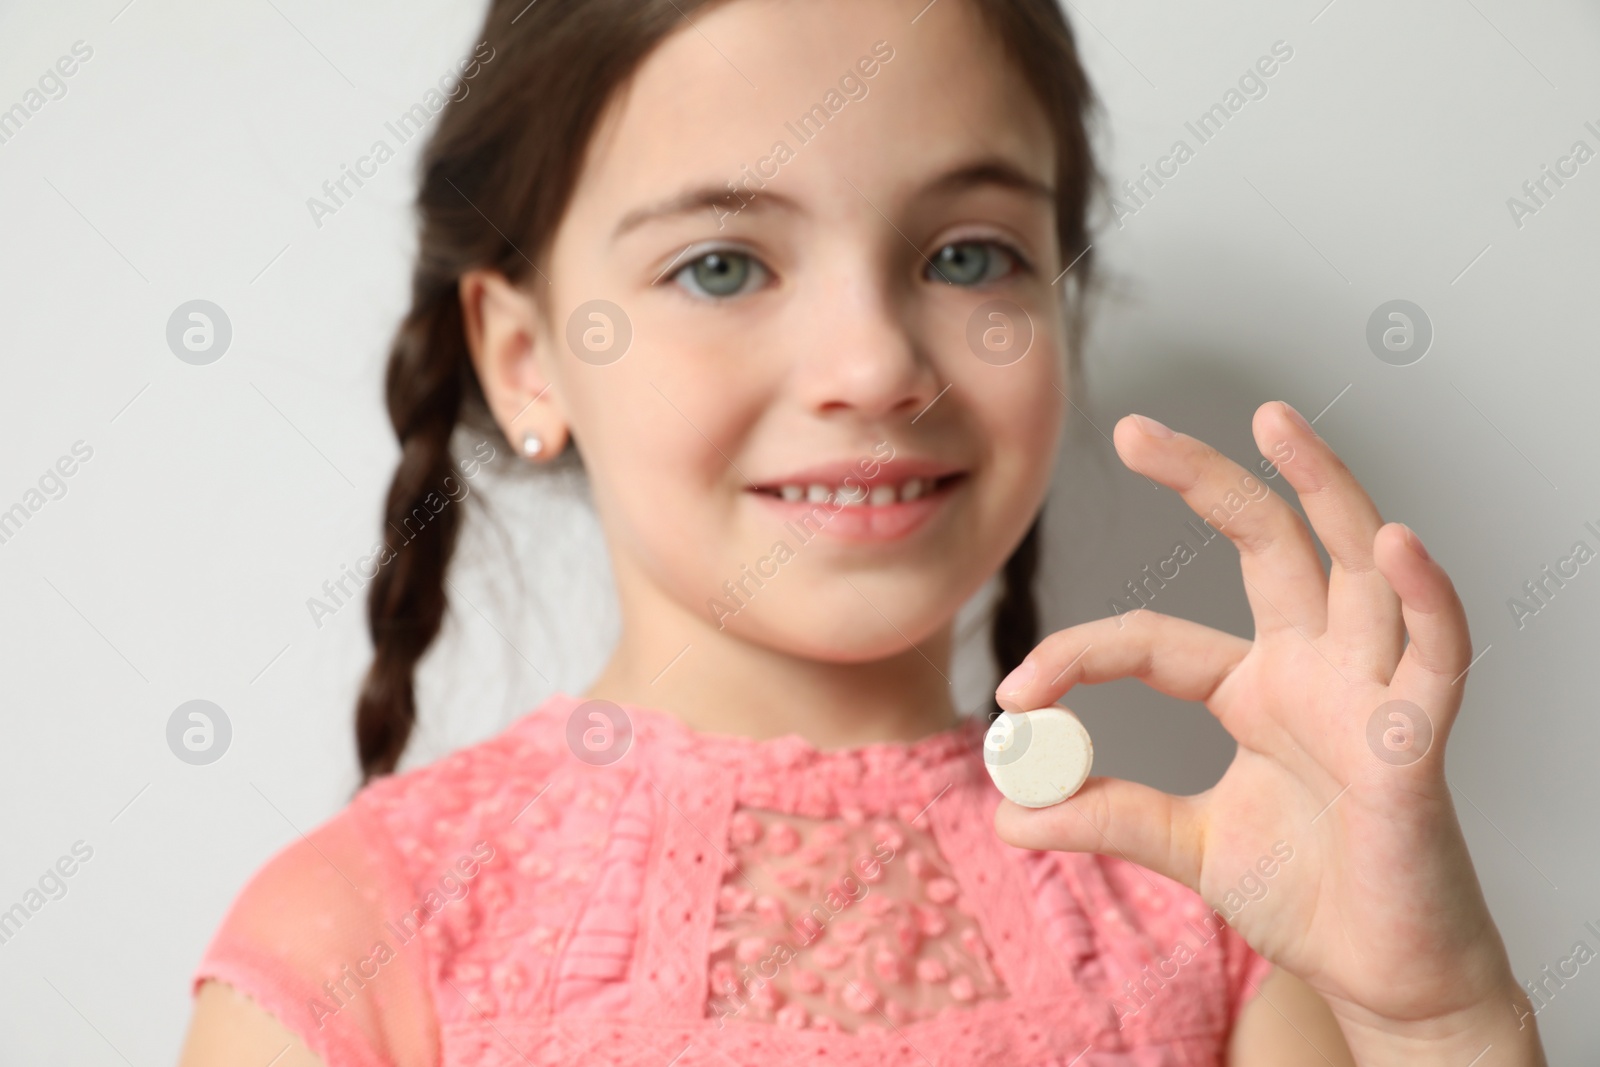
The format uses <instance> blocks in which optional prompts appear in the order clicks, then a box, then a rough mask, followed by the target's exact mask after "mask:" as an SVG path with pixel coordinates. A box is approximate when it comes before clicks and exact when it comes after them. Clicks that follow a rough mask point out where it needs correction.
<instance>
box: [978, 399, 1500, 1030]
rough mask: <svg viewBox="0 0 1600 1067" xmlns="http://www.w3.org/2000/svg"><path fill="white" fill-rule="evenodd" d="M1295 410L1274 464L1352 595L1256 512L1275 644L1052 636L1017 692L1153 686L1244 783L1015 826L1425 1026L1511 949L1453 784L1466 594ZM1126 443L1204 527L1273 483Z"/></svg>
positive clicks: (1017, 834)
mask: <svg viewBox="0 0 1600 1067" xmlns="http://www.w3.org/2000/svg"><path fill="white" fill-rule="evenodd" d="M1287 410H1288V409H1287V408H1286V407H1285V408H1277V409H1276V410H1274V406H1273V405H1265V406H1263V407H1262V408H1261V409H1260V410H1259V411H1258V412H1257V415H1256V421H1255V427H1256V437H1257V443H1258V444H1260V445H1261V446H1262V452H1263V454H1267V455H1276V456H1279V457H1286V458H1281V459H1280V462H1279V468H1280V470H1281V471H1282V472H1283V474H1284V476H1285V477H1286V478H1287V480H1288V481H1289V482H1290V484H1291V485H1293V486H1294V487H1295V488H1296V490H1297V491H1298V492H1299V493H1300V494H1301V499H1302V502H1303V503H1304V505H1305V507H1306V511H1307V514H1308V516H1309V517H1310V519H1311V522H1312V525H1313V526H1314V527H1315V529H1316V532H1317V533H1318V535H1319V536H1320V537H1321V539H1322V541H1323V543H1324V545H1325V546H1326V547H1327V549H1328V552H1329V555H1330V557H1331V558H1332V560H1333V568H1332V572H1331V573H1328V572H1325V571H1324V570H1323V568H1322V565H1321V562H1320V560H1319V558H1318V557H1317V555H1316V552H1315V547H1314V543H1313V541H1312V538H1311V532H1310V531H1309V530H1307V528H1306V524H1305V523H1304V522H1303V521H1301V519H1300V518H1299V516H1298V515H1296V514H1295V513H1294V511H1293V509H1292V508H1290V507H1289V506H1288V504H1287V503H1286V502H1285V501H1284V500H1283V499H1282V498H1280V497H1277V496H1275V495H1267V494H1261V495H1257V494H1256V493H1255V492H1254V491H1252V492H1251V493H1250V497H1249V499H1248V502H1247V503H1245V504H1244V505H1243V507H1242V508H1240V509H1238V510H1234V509H1233V508H1231V507H1230V508H1228V509H1227V510H1228V511H1229V512H1232V514H1231V515H1230V516H1229V517H1228V518H1227V519H1226V520H1225V521H1224V523H1223V526H1222V530H1223V532H1224V533H1225V534H1227V536H1228V537H1229V538H1230V539H1232V540H1233V541H1234V543H1235V544H1236V545H1237V546H1238V547H1239V549H1240V554H1241V567H1242V571H1243V575H1244V581H1245V587H1246V594H1247V596H1248V598H1249V600H1250V604H1251V610H1252V613H1253V615H1254V618H1255V624H1256V633H1255V640H1254V641H1248V640H1245V639H1243V638H1239V637H1235V636H1233V635H1230V634H1226V633H1222V632H1220V631H1217V630H1212V629H1209V628H1207V627H1204V626H1200V625H1198V624H1196V623H1193V622H1188V621H1185V620H1182V619H1176V618H1172V617H1169V616H1164V615H1159V614H1156V613H1152V612H1146V611H1140V612H1135V613H1133V614H1131V615H1126V616H1122V617H1120V618H1115V619H1102V620H1098V621H1096V622H1093V623H1087V624H1084V625H1083V626H1077V627H1072V628H1070V629H1068V630H1063V631H1061V632H1059V633H1057V634H1053V635H1051V637H1049V638H1047V639H1046V640H1045V641H1044V642H1043V643H1042V644H1041V646H1040V647H1039V648H1038V649H1036V650H1035V651H1034V652H1033V653H1031V654H1030V656H1029V660H1030V661H1036V666H1037V668H1038V670H1037V673H1036V676H1035V678H1034V680H1033V681H1031V682H1030V683H1028V684H1026V685H1024V686H1022V687H1021V688H1020V690H1016V691H1012V690H1003V691H1002V693H1001V700H1002V702H1004V703H1005V704H1006V705H1007V706H1009V707H1013V708H1015V709H1017V710H1024V709H1026V708H1032V707H1039V706H1041V705H1043V704H1045V703H1048V702H1050V701H1053V700H1056V699H1057V698H1059V697H1060V696H1061V694H1063V693H1065V692H1066V691H1067V690H1068V689H1070V688H1071V687H1072V686H1073V685H1076V684H1079V683H1085V682H1088V683H1093V682H1101V681H1107V680H1110V679H1112V678H1118V677H1124V676H1129V675H1133V676H1137V677H1140V678H1141V679H1142V680H1144V681H1145V682H1147V683H1148V684H1150V685H1152V686H1153V687H1154V688H1157V689H1159V690H1161V691H1163V692H1167V693H1170V694H1172V695H1174V696H1178V697H1182V698H1185V699H1190V700H1197V701H1201V702H1203V703H1204V704H1205V705H1206V707H1207V708H1208V709H1209V710H1210V711H1211V712H1212V714H1214V715H1215V716H1216V717H1217V719H1218V721H1219V722H1221V724H1222V725H1223V726H1224V727H1225V728H1226V729H1227V730H1228V732H1229V733H1230V734H1231V735H1232V736H1233V737H1234V738H1235V740H1237V741H1238V743H1239V748H1238V752H1237V755H1236V756H1235V758H1234V761H1233V762H1232V764H1231V765H1230V766H1229V767H1228V770H1227V772H1226V773H1225V774H1224V775H1223V777H1222V779H1221V781H1219V782H1218V783H1217V784H1216V785H1215V786H1213V787H1212V788H1211V789H1209V790H1207V791H1206V792H1204V793H1201V794H1199V795H1197V796H1193V797H1173V796H1169V795H1167V794H1165V793H1161V792H1159V791H1157V790H1153V789H1150V788H1148V787H1145V786H1142V785H1138V784H1136V783H1132V782H1126V781H1121V780H1119V779H1111V778H1091V779H1090V780H1089V781H1088V782H1087V783H1086V784H1085V786H1084V788H1083V789H1082V790H1081V791H1080V792H1079V793H1078V794H1076V795H1075V796H1074V797H1073V798H1071V799H1070V800H1069V801H1068V802H1067V803H1065V804H1062V805H1058V806H1056V807H1054V808H1044V809H1037V810H1032V811H1030V810H1027V809H1022V808H1019V807H1017V806H1015V805H1012V804H1009V803H1006V804H1003V805H1002V806H1001V810H1000V812H999V813H998V815H997V828H998V829H999V831H1000V833H1001V834H1002V835H1003V836H1004V837H1005V838H1006V839H1007V840H1009V841H1011V842H1013V843H1014V844H1018V845H1023V846H1026V847H1035V848H1059V849H1067V850H1078V851H1094V852H1110V853H1114V854H1119V855H1123V856H1125V857H1127V858H1128V859H1131V860H1133V861H1135V862H1137V863H1141V864H1143V865H1145V866H1147V867H1150V868H1151V869H1153V870H1156V871H1159V872H1160V873H1162V874H1165V875H1168V876H1169V877H1172V878H1175V879H1177V880H1178V881H1180V882H1183V883H1185V884H1187V885H1189V886H1191V887H1192V888H1194V889H1196V890H1197V891H1198V892H1199V893H1200V895H1201V896H1202V898H1203V899H1205V901H1206V902H1207V903H1208V904H1211V905H1212V906H1213V907H1218V908H1219V909H1220V910H1222V911H1223V914H1224V915H1225V916H1227V917H1228V919H1229V922H1230V924H1231V925H1232V926H1233V927H1234V928H1235V929H1236V930H1238V931H1239V933H1240V934H1242V935H1243V936H1244V937H1245V939H1246V940H1247V941H1249V942H1250V944H1251V945H1252V946H1253V947H1254V948H1255V949H1256V950H1257V951H1258V952H1260V953H1261V954H1262V955H1264V956H1266V957H1268V958H1269V959H1271V960H1273V961H1274V962H1275V963H1277V964H1279V965H1280V966H1282V967H1284V968H1285V969H1287V970H1289V971H1291V972H1292V973H1294V974H1296V975H1298V976H1300V977H1301V978H1303V979H1305V980H1306V981H1307V982H1308V983H1310V984H1311V985H1312V986H1313V987H1315V988H1317V989H1318V990H1319V991H1320V992H1321V993H1322V994H1323V995H1324V996H1325V997H1326V998H1327V999H1328V1000H1329V1002H1330V1003H1331V1004H1333V1005H1334V1007H1335V1009H1336V1010H1340V1009H1344V1010H1346V1011H1351V1012H1362V1011H1366V1012H1371V1013H1375V1014H1378V1015H1382V1016H1385V1017H1388V1018H1395V1019H1402V1018H1412V1017H1420V1015H1422V1014H1424V1013H1430V1014H1431V1013H1436V1012H1437V1011H1438V1010H1439V1009H1440V1007H1441V1005H1445V1006H1448V1005H1450V1004H1451V1003H1452V1002H1455V1001H1457V1000H1459V1001H1460V1002H1461V1003H1463V1004H1465V1003H1471V1001H1472V998H1474V997H1476V996H1478V995H1480V994H1481V989H1480V988H1475V987H1478V986H1481V985H1486V984H1488V983H1489V982H1491V981H1492V979H1493V978H1494V977H1496V975H1495V964H1496V962H1497V961H1496V949H1497V947H1498V940H1497V939H1494V938H1490V939H1485V938H1484V937H1483V936H1482V934H1483V931H1484V930H1485V929H1486V928H1487V924H1488V923H1489V921H1490V920H1489V916H1488V911H1487V908H1486V906H1485V905H1484V902H1483V898H1482V895H1481V893H1480V892H1479V889H1478V884H1477V880H1476V878H1475V876H1474V875H1473V872H1472V865H1471V860H1470V858H1469V856H1468V854H1467V850H1466V846H1465V843H1464V841H1463V839H1462V837H1461V833H1460V827H1459V825H1458V823H1457V821H1456V817H1455V812H1454V809H1453V807H1452V804H1451V800H1450V790H1449V786H1448V785H1447V784H1446V783H1445V780H1444V773H1443V750H1444V742H1445V738H1446V735H1447V734H1448V731H1449V727H1450V724H1451V722H1452V721H1453V720H1454V717H1455V714H1456V711H1457V709H1458V708H1459V707H1460V702H1461V693H1462V688H1463V685H1464V679H1463V678H1461V677H1460V676H1461V675H1462V674H1463V673H1464V671H1465V669H1466V667H1467V665H1468V661H1469V656H1470V640H1469V638H1468V635H1467V627H1466V620H1465V616H1464V614H1463V613H1462V611H1461V606H1460V603H1459V601H1458V600H1457V598H1456V596H1455V594H1454V591H1453V589H1452V588H1451V586H1450V583H1449V579H1448V578H1447V577H1446V576H1445V575H1444V572H1443V571H1442V570H1441V569H1440V568H1439V567H1438V565H1437V564H1436V563H1434V562H1432V561H1431V560H1427V559H1425V558H1423V557H1421V556H1418V555H1416V554H1414V553H1413V552H1412V551H1411V550H1410V548H1409V547H1408V546H1407V544H1406V542H1405V532H1404V531H1403V530H1401V529H1400V528H1399V527H1398V526H1385V525H1384V524H1383V523H1382V521H1381V519H1380V518H1379V517H1378V514H1377V510H1376V508H1375V507H1373V505H1372V502H1371V500H1370V499H1369V498H1368V497H1367V495H1366V494H1365V493H1364V492H1363V491H1362V490H1361V487H1360V485H1359V484H1358V483H1357V482H1356V481H1355V479H1354V478H1353V477H1351V476H1350V474H1349V471H1348V470H1346V469H1345V468H1344V465H1343V464H1342V463H1340V462H1339V460H1338V458H1337V457H1336V456H1335V455H1334V454H1333V452H1332V450H1331V449H1329V448H1328V447H1327V445H1326V443H1325V442H1323V441H1322V440H1321V439H1320V438H1318V437H1316V436H1315V435H1314V434H1313V433H1311V432H1309V431H1308V430H1306V429H1302V428H1300V427H1299V426H1298V425H1297V424H1296V423H1294V422H1293V421H1291V419H1290V418H1289V417H1287ZM1116 437H1117V443H1118V449H1119V451H1120V452H1121V453H1122V455H1123V457H1124V460H1125V462H1127V463H1128V465H1129V466H1130V467H1134V468H1135V469H1137V470H1140V471H1141V472H1143V473H1145V474H1147V475H1148V476H1150V477H1152V478H1155V479H1156V480H1158V481H1161V482H1163V483H1165V484H1167V485H1170V486H1172V487H1173V488H1175V489H1177V490H1178V491H1179V492H1180V493H1181V494H1182V495H1183V497H1184V499H1185V500H1186V501H1187V502H1188V503H1189V505H1190V506H1191V507H1193V508H1194V509H1195V510H1196V511H1197V512H1198V513H1200V514H1202V515H1205V514H1208V513H1210V514H1213V515H1215V514H1217V513H1216V512H1214V511H1213V510H1212V509H1213V508H1214V507H1215V505H1216V504H1217V503H1218V501H1219V500H1222V499H1224V495H1225V494H1226V493H1227V492H1228V491H1229V490H1233V491H1234V492H1235V497H1234V498H1233V499H1234V500H1235V501H1237V500H1238V499H1240V498H1239V497H1238V495H1237V492H1238V488H1237V487H1238V486H1240V485H1241V484H1246V485H1248V484H1249V483H1248V477H1249V476H1248V475H1247V473H1246V472H1245V471H1244V470H1243V469H1242V468H1240V467H1238V466H1237V465H1236V464H1234V463H1232V461H1230V460H1228V459H1227V458H1226V457H1223V456H1221V455H1220V454H1219V453H1217V452H1215V450H1213V449H1210V448H1208V447H1207V446H1205V445H1204V444H1202V443H1201V442H1199V441H1197V440H1195V439H1193V438H1189V437H1186V436H1183V435H1178V436H1177V437H1175V438H1171V439H1165V440H1160V439H1154V438H1151V437H1149V436H1147V435H1145V434H1144V433H1142V432H1141V431H1140V430H1139V429H1138V427H1137V425H1136V424H1135V422H1134V420H1132V419H1131V418H1130V419H1125V420H1123V422H1122V423H1121V424H1119V425H1118V428H1117V433H1116ZM1285 445H1287V452H1286V451H1285V447H1284V446H1285ZM1407 633H1409V634H1410V639H1411V640H1410V644H1409V646H1408V645H1407V644H1406V642H1405V638H1406V635H1407ZM1394 702H1404V703H1394ZM1374 721H1376V725H1373V724H1374ZM1406 725H1409V726H1410V728H1411V729H1410V732H1409V733H1408V732H1407V730H1406V729H1405V728H1404V727H1405V726H1406ZM1274 846H1278V847H1277V849H1276V850H1275V848H1274ZM1285 848H1287V849H1292V856H1291V857H1290V858H1289V859H1288V860H1287V861H1284V860H1283V855H1284V851H1285ZM1267 871H1270V872H1271V873H1270V875H1266V872H1267ZM1263 889H1264V893H1263ZM1491 942H1492V944H1491ZM1475 979H1476V981H1475Z"/></svg>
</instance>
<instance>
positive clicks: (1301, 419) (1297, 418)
mask: <svg viewBox="0 0 1600 1067" xmlns="http://www.w3.org/2000/svg"><path fill="white" fill-rule="evenodd" d="M1278 403H1280V404H1283V410H1284V411H1286V412H1287V413H1288V415H1289V418H1290V419H1292V420H1294V424H1295V425H1296V426H1298V427H1300V428H1301V429H1302V430H1304V431H1305V432H1306V433H1308V434H1311V435H1312V436H1313V437H1315V436H1316V433H1317V431H1315V430H1313V429H1312V428H1311V424H1310V423H1309V422H1307V421H1306V417H1305V416H1304V415H1302V414H1300V413H1299V412H1298V411H1296V410H1295V409H1294V407H1293V406H1292V405H1290V404H1287V403H1284V402H1283V401H1282V400H1280V401H1278Z"/></svg>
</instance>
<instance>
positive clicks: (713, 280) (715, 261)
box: [676, 251, 765, 298]
mask: <svg viewBox="0 0 1600 1067" xmlns="http://www.w3.org/2000/svg"><path fill="white" fill-rule="evenodd" d="M764 269H765V268H763V267H762V266H761V264H759V263H757V262H756V261H755V259H754V258H752V257H751V256H749V255H747V254H746V253H744V252H734V251H718V252H707V253H706V254H705V255H703V256H701V257H700V258H699V259H696V260H694V261H693V262H692V263H686V264H684V266H683V268H682V269H681V270H679V271H678V273H677V275H676V278H677V281H678V283H679V284H680V285H682V286H683V287H684V288H686V289H688V290H689V291H690V292H692V293H694V294H695V295H697V296H707V297H712V298H718V297H729V296H734V295H735V294H737V293H739V292H741V291H743V290H744V289H745V288H746V285H747V283H748V282H749V281H750V279H751V278H753V277H759V276H760V274H761V272H762V271H763V270H764Z"/></svg>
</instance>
